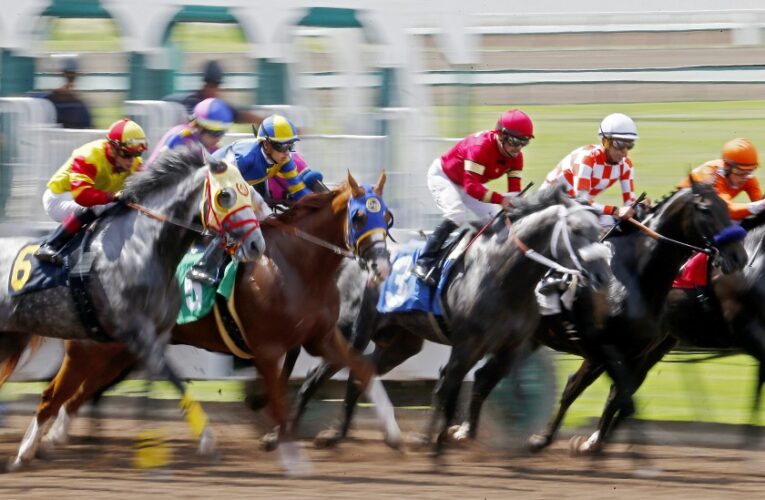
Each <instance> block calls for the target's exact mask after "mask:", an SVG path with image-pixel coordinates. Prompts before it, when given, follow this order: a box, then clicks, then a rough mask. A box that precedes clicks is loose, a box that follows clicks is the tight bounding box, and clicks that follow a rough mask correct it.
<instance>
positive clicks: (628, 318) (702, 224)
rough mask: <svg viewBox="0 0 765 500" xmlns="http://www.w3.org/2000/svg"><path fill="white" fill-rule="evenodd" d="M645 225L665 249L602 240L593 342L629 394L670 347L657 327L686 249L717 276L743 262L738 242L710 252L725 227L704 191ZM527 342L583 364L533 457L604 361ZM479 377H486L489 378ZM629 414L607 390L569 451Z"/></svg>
mask: <svg viewBox="0 0 765 500" xmlns="http://www.w3.org/2000/svg"><path fill="white" fill-rule="evenodd" d="M646 225H647V226H648V227H649V228H650V229H652V230H653V231H655V233H658V234H659V235H662V236H663V237H665V238H669V239H672V240H673V241H669V240H668V239H658V240H657V239H654V238H650V237H648V236H646V235H645V234H644V233H643V232H638V231H635V232H633V233H630V234H625V235H623V236H620V237H616V238H612V239H611V240H609V241H611V244H612V247H613V257H612V260H611V266H612V269H613V272H614V278H613V279H612V282H611V284H610V292H609V294H608V297H609V300H610V304H609V314H608V317H607V319H606V323H605V325H604V328H603V331H602V332H600V337H599V340H598V341H600V342H603V343H607V344H610V345H613V346H615V348H616V349H617V350H618V352H619V353H620V355H621V358H622V359H623V361H624V363H625V364H626V365H627V366H626V368H627V372H628V373H629V374H630V376H631V380H630V383H631V385H632V392H634V391H636V390H637V388H638V387H639V386H640V384H642V382H643V380H644V379H645V375H646V373H647V370H648V368H650V367H651V366H653V365H654V364H655V363H656V362H657V361H658V360H659V359H661V357H662V356H663V355H664V353H665V352H666V351H667V350H668V349H669V348H670V347H671V346H672V345H673V344H674V342H675V341H674V340H673V339H670V338H668V337H667V336H666V334H663V333H662V330H661V327H660V323H661V318H662V314H663V312H664V310H665V305H666V300H667V295H668V293H669V291H670V289H671V287H672V281H673V280H674V278H675V276H676V275H677V272H678V270H679V269H680V266H681V265H682V264H683V263H684V262H685V261H686V260H687V259H688V257H689V256H690V255H691V251H692V250H691V248H689V246H688V245H692V246H694V247H695V248H697V249H699V250H703V251H707V252H710V253H712V254H714V255H715V256H716V257H715V261H717V264H718V265H719V266H720V268H721V270H722V271H723V272H724V273H733V272H735V271H736V270H739V269H741V267H742V266H743V265H744V264H745V262H746V252H745V250H744V248H743V245H742V244H741V242H740V241H735V242H731V243H728V244H725V245H720V246H719V247H718V246H717V245H716V244H715V236H716V235H720V234H724V231H726V230H727V229H728V228H730V227H731V222H730V218H729V216H728V210H727V207H726V205H725V203H724V202H723V201H722V200H721V199H720V198H719V197H718V196H717V194H716V193H715V191H714V189H713V188H712V187H711V186H708V185H705V184H699V183H695V182H693V183H692V184H691V187H690V188H687V189H683V190H679V191H677V192H675V193H673V194H671V195H670V196H668V197H666V198H665V199H664V200H662V201H661V202H660V203H658V204H657V205H656V206H654V207H653V209H652V212H651V214H650V215H649V216H648V218H647V219H646ZM535 339H536V340H538V342H540V343H542V344H547V345H550V346H551V347H553V348H554V349H557V350H561V351H565V352H569V353H573V354H577V355H582V356H583V357H584V360H583V362H582V365H581V366H580V367H579V369H578V371H577V372H576V373H575V374H574V375H572V376H571V377H569V379H568V382H567V384H566V387H565V389H564V391H563V394H562V396H561V401H560V406H559V408H558V412H557V414H556V415H555V417H554V418H553V419H552V420H551V421H550V423H549V424H548V426H547V428H546V430H545V431H544V432H543V433H541V434H535V435H533V436H532V437H531V438H530V439H529V447H530V449H531V450H533V451H538V450H541V449H543V448H545V447H547V446H548V445H550V444H551V443H552V441H553V439H554V436H555V434H556V433H557V431H558V429H559V427H560V424H561V423H562V421H563V417H564V416H565V413H566V411H567V410H568V408H569V407H570V406H571V404H573V402H574V401H575V400H576V398H577V397H579V395H580V394H581V393H582V392H583V391H584V390H585V389H586V388H587V387H589V386H590V384H592V383H593V382H594V381H595V380H596V379H597V378H598V377H599V376H600V375H601V374H602V373H603V371H604V370H605V368H606V366H605V362H604V360H602V359H595V358H593V357H592V356H588V353H587V352H583V349H582V346H581V345H579V344H578V342H577V341H576V340H574V339H571V338H567V337H566V336H564V335H561V334H560V332H551V331H549V329H546V328H543V329H541V330H540V331H538V332H537V333H536V335H535ZM486 373H487V374H491V370H487V371H486ZM481 377H482V375H481V374H476V382H475V384H474V386H478V387H480V386H481V385H482V384H486V383H487V382H486V381H483V380H481ZM489 383H490V382H489ZM481 402H482V399H481V398H480V397H474V398H473V400H472V404H474V405H479V406H480V403H481ZM633 411H634V409H633V407H632V405H631V400H630V401H627V402H625V400H624V399H621V398H618V397H617V394H616V391H615V390H614V387H613V386H612V389H611V392H610V394H609V397H608V401H607V404H606V407H605V409H604V412H603V415H602V417H601V419H600V421H599V423H598V430H597V431H596V432H595V433H593V434H592V435H591V436H590V438H589V439H587V440H584V439H582V438H575V439H574V440H572V448H573V449H572V451H574V452H576V453H594V452H597V451H600V450H601V449H602V447H603V445H604V443H605V441H606V439H607V438H608V436H609V434H610V432H611V431H612V430H613V428H614V426H615V425H616V424H618V423H619V422H620V421H621V420H623V419H625V418H627V417H628V416H629V415H630V414H631V413H632V412H633ZM470 415H471V422H470V423H469V425H471V426H475V425H477V416H478V411H476V410H475V408H474V409H472V410H471V412H470ZM615 417H617V419H616V421H615V420H614V419H615Z"/></svg>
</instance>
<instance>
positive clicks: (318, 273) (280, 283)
mask: <svg viewBox="0 0 765 500" xmlns="http://www.w3.org/2000/svg"><path fill="white" fill-rule="evenodd" d="M384 183H385V176H384V174H383V175H381V176H380V179H379V180H378V182H377V185H376V186H375V187H373V188H371V187H367V188H365V187H363V186H359V185H358V184H357V183H356V181H355V180H354V179H353V177H352V176H351V175H350V174H349V175H348V179H347V183H346V184H344V185H343V186H341V187H340V188H338V189H335V190H333V191H331V192H329V193H321V194H314V195H309V196H306V197H304V198H303V199H302V200H301V201H300V202H298V203H297V204H296V205H294V206H293V207H292V208H291V209H290V210H288V211H287V212H285V213H283V214H280V215H278V216H276V217H274V218H267V219H265V220H264V221H263V233H264V237H265V240H266V242H267V248H266V256H267V257H268V260H267V261H266V262H257V263H254V264H252V265H250V264H247V265H244V266H240V267H239V269H238V272H237V279H236V286H235V293H234V301H235V305H236V310H237V312H238V316H239V322H240V324H241V325H242V328H241V329H242V333H243V336H244V339H245V341H246V344H247V348H248V350H249V352H247V353H244V355H246V356H250V357H251V358H252V360H253V362H254V364H255V367H256V369H257V371H258V373H259V374H260V375H261V376H262V377H263V382H264V386H265V388H266V391H267V396H268V403H269V409H270V411H271V414H272V415H273V417H274V419H275V420H276V422H277V423H278V424H279V425H280V430H281V435H280V441H281V442H282V446H281V447H280V450H282V453H283V454H282V459H283V462H284V465H285V467H286V468H287V471H288V472H295V473H299V472H301V467H302V466H301V465H300V461H299V458H298V456H299V455H298V451H297V449H296V448H295V447H294V445H293V444H292V435H291V432H290V431H289V427H288V426H287V425H286V423H287V422H286V419H287V409H288V405H287V401H286V380H283V379H281V378H280V377H279V370H280V360H281V358H282V356H283V355H284V354H285V353H286V352H287V351H288V350H290V349H291V348H292V347H293V346H297V345H302V346H304V347H305V348H306V349H307V350H308V351H309V353H311V354H313V355H316V356H321V357H322V358H324V359H325V360H327V362H328V363H331V364H332V365H333V366H338V367H346V366H350V368H351V371H352V373H354V375H355V376H356V377H357V378H358V379H359V380H360V381H361V382H362V385H363V386H364V387H366V388H367V394H368V396H370V398H372V399H373V400H374V401H375V403H376V405H375V406H376V408H378V409H379V414H380V417H381V419H383V420H384V425H385V430H386V432H387V433H388V439H389V440H390V442H391V444H393V445H395V444H396V443H397V441H398V439H399V430H398V426H397V425H396V423H395V420H394V419H393V410H392V407H391V405H390V402H389V401H388V400H387V396H386V394H385V393H384V391H383V390H382V385H381V384H380V382H379V381H378V380H377V379H376V378H374V377H373V375H374V370H373V368H372V367H371V366H369V365H368V364H367V363H366V362H363V360H362V358H360V356H358V355H356V354H354V353H352V352H351V351H350V350H349V349H348V345H347V342H346V341H345V339H344V338H343V337H342V335H340V334H339V333H338V332H337V331H336V329H335V322H336V320H337V316H338V309H339V303H340V299H339V294H338V290H337V286H336V284H335V275H336V272H337V269H338V267H339V266H340V263H341V261H342V259H343V255H342V251H343V249H346V248H349V249H350V250H351V251H352V252H353V253H354V254H356V255H358V256H360V257H361V258H363V259H364V261H365V262H366V263H367V264H368V265H369V267H370V268H371V269H372V270H373V271H374V272H375V273H376V274H379V275H380V278H384V277H385V276H387V274H388V271H389V262H388V252H387V249H386V235H387V230H388V224H389V223H390V222H391V220H392V219H391V215H390V213H389V212H388V211H387V208H386V206H385V203H384V201H383V200H382V198H381V196H382V193H383V186H384ZM296 232H300V234H307V235H309V237H311V238H313V239H314V241H312V242H305V241H300V240H299V239H297V237H296V235H295V233H296ZM317 241H318V242H319V243H322V244H324V245H327V246H329V248H326V247H325V246H321V245H320V244H317V243H316V242H317ZM351 265H353V266H357V267H358V264H357V263H355V262H354V263H351ZM176 286H177V284H176ZM171 342H173V343H179V344H188V345H193V346H197V347H201V348H204V349H207V350H210V351H215V352H224V353H228V352H232V349H231V348H230V347H229V345H227V344H226V343H225V342H224V341H223V340H222V339H221V337H220V335H219V333H218V328H217V325H216V319H215V316H214V314H212V313H210V314H208V315H207V316H205V317H203V318H202V319H200V320H199V321H196V322H193V323H187V324H182V325H176V326H175V327H174V328H173V329H172V338H171ZM133 361H134V360H133V357H132V356H130V354H129V353H128V352H127V351H126V350H125V348H124V346H121V345H118V344H111V345H97V344H93V343H83V342H69V343H68V345H67V350H66V357H65V360H64V363H63V364H62V367H61V370H60V371H59V373H58V374H57V376H56V378H55V379H54V381H53V382H52V383H51V385H50V386H49V387H48V388H47V389H46V390H45V392H44V393H43V397H42V400H41V402H40V405H39V406H38V410H37V413H36V417H35V419H36V421H37V422H38V424H37V425H38V426H42V425H43V424H44V423H45V422H48V421H49V420H50V419H51V417H53V416H55V415H56V414H57V413H58V419H57V421H56V424H55V426H54V427H53V429H52V431H53V436H52V437H53V438H54V439H58V440H61V439H62V437H63V436H65V434H66V432H67V430H68V426H69V422H70V420H71V416H73V415H75V414H76V412H77V410H78V408H79V406H80V405H81V404H82V403H83V402H84V401H86V400H87V399H89V398H90V397H91V395H92V394H93V393H94V392H95V391H97V390H98V389H99V388H100V387H102V386H103V385H105V384H108V383H109V382H110V381H111V380H112V379H113V378H114V377H116V376H118V375H119V374H120V373H121V372H123V371H124V370H125V369H126V368H128V367H129V366H130V365H131V364H132V363H133ZM73 395H74V397H73V398H71V397H72V396H73ZM70 398H71V399H70ZM67 400H69V401H68V402H67ZM65 402H67V403H66V405H65V406H62V405H63V404H64V403H65ZM59 409H60V411H59Z"/></svg>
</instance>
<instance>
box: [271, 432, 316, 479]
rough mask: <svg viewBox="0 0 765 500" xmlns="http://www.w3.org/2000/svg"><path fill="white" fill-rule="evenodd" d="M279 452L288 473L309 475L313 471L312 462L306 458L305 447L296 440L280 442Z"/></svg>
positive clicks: (290, 474) (289, 474)
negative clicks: (301, 446)
mask: <svg viewBox="0 0 765 500" xmlns="http://www.w3.org/2000/svg"><path fill="white" fill-rule="evenodd" d="M278 453H279V460H280V461H281V463H282V467H283V468H284V473H285V474H286V475H288V476H307V475H308V474H310V473H311V464H310V463H309V462H308V460H307V459H306V458H305V455H304V454H303V449H302V448H300V446H299V445H297V444H296V443H295V442H294V441H282V442H280V443H279V448H278Z"/></svg>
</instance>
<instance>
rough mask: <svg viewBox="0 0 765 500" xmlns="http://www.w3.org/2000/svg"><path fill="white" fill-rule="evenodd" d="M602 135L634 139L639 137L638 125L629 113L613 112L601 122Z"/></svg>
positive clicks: (600, 133)
mask: <svg viewBox="0 0 765 500" xmlns="http://www.w3.org/2000/svg"><path fill="white" fill-rule="evenodd" d="M598 135H599V136H600V137H609V138H614V139H628V140H631V141H634V140H635V139H637V138H638V133H637V127H636V126H635V122H633V121H632V118H630V117H629V116H627V115H624V114H622V113H612V114H610V115H608V116H606V117H605V118H603V121H602V122H600V130H599V131H598Z"/></svg>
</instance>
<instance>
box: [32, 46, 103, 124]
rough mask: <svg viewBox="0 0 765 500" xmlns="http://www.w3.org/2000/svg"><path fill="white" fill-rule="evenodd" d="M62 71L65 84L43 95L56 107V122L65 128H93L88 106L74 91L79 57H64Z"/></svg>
mask: <svg viewBox="0 0 765 500" xmlns="http://www.w3.org/2000/svg"><path fill="white" fill-rule="evenodd" d="M61 72H62V74H63V76H64V84H63V85H62V86H61V87H58V88H57V89H54V90H52V91H50V92H48V93H46V94H43V96H42V97H45V98H46V99H48V100H50V101H51V102H52V103H53V105H54V106H55V107H56V122H57V123H60V124H61V126H62V127H64V128H93V123H92V121H91V117H90V110H89V109H88V106H87V105H86V104H85V103H84V102H83V101H82V100H81V99H80V98H79V97H78V96H77V94H76V93H75V91H74V82H75V80H76V79H77V72H78V68H77V59H75V58H74V57H67V58H64V60H63V62H62V64H61Z"/></svg>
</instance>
